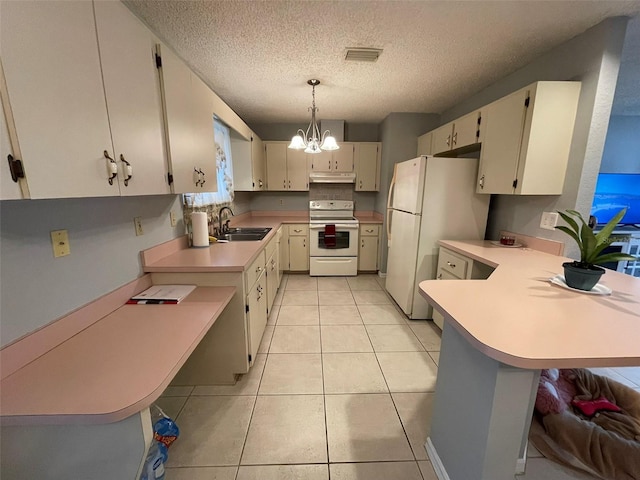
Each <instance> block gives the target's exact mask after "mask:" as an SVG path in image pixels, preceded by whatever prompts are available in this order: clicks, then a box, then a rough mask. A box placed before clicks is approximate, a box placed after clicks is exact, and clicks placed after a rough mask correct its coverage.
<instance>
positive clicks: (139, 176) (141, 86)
mask: <svg viewBox="0 0 640 480" xmlns="http://www.w3.org/2000/svg"><path fill="white" fill-rule="evenodd" d="M95 13H96V26H97V30H98V44H99V47H100V59H101V62H102V74H103V79H104V88H105V94H106V99H107V107H108V112H109V124H110V126H111V134H112V138H113V147H114V153H115V160H116V161H117V162H118V181H119V182H120V192H121V194H122V195H144V194H148V195H153V194H162V193H170V188H169V184H168V181H167V177H166V169H167V167H166V158H165V151H164V143H163V142H164V139H163V132H162V129H163V124H162V102H161V97H160V85H159V79H158V72H157V69H156V62H155V52H154V48H155V45H154V39H153V37H152V35H151V33H150V32H149V30H148V29H147V28H146V27H145V26H144V25H142V24H141V23H140V22H139V21H138V20H137V19H136V18H135V17H134V16H133V15H132V14H131V12H129V10H128V9H127V8H126V7H125V6H124V5H123V4H122V3H120V2H104V1H99V2H96V3H95Z"/></svg>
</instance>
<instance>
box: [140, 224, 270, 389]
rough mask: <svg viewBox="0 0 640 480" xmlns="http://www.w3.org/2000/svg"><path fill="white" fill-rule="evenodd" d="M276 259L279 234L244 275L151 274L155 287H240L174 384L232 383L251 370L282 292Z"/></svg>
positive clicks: (222, 273)
mask: <svg viewBox="0 0 640 480" xmlns="http://www.w3.org/2000/svg"><path fill="white" fill-rule="evenodd" d="M267 254H268V255H269V257H268V258H267ZM278 259H279V251H278V240H277V236H276V237H273V238H272V239H271V240H270V241H269V243H268V244H267V245H266V246H265V248H263V249H262V251H260V252H259V253H258V255H257V256H256V258H255V259H254V261H253V262H252V263H251V264H250V265H249V266H247V267H246V269H245V270H244V271H242V272H220V273H163V272H156V273H152V274H151V278H152V282H153V283H154V284H192V285H198V286H202V287H222V286H225V287H227V286H229V287H235V288H236V294H235V295H234V296H233V298H232V299H231V301H230V302H229V305H227V307H226V308H225V309H224V311H223V312H222V314H221V315H220V317H218V319H217V320H216V322H215V323H214V324H213V326H212V327H211V329H210V330H209V331H208V332H207V334H206V335H205V337H204V338H203V339H202V341H201V342H200V344H199V345H198V346H197V347H196V349H195V350H194V352H193V353H192V354H191V355H190V356H189V359H188V360H187V362H186V363H185V365H184V366H183V367H182V368H181V369H180V371H179V372H178V373H177V374H176V376H175V378H174V379H173V381H172V383H171V384H172V385H221V384H233V383H234V382H235V381H236V377H237V375H238V374H244V373H247V372H248V371H249V368H250V366H251V365H253V363H254V362H255V359H256V354H257V352H258V348H259V346H260V342H261V341H262V335H263V334H264V330H265V327H266V325H267V318H268V314H269V313H270V312H271V308H272V306H273V301H274V299H275V295H276V293H277V290H278V278H279V277H278V270H279V268H280V266H279V262H278Z"/></svg>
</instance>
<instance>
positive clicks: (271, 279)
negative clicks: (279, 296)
mask: <svg viewBox="0 0 640 480" xmlns="http://www.w3.org/2000/svg"><path fill="white" fill-rule="evenodd" d="M276 257H277V252H274V253H273V255H271V257H269V259H268V260H267V266H266V276H267V316H268V315H269V314H270V313H271V307H272V306H273V301H274V300H275V298H276V293H277V292H278V265H277V263H276Z"/></svg>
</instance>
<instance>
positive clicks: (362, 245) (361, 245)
mask: <svg viewBox="0 0 640 480" xmlns="http://www.w3.org/2000/svg"><path fill="white" fill-rule="evenodd" d="M360 248H364V240H362V242H361V244H360Z"/></svg>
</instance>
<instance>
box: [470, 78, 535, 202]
mask: <svg viewBox="0 0 640 480" xmlns="http://www.w3.org/2000/svg"><path fill="white" fill-rule="evenodd" d="M527 97H528V90H527V89H522V90H518V91H517V92H514V93H512V94H511V95H507V96H506V97H503V98H501V99H500V100H497V101H495V102H493V103H490V104H489V105H487V106H486V107H485V108H484V109H483V117H484V118H483V120H482V123H483V127H484V141H483V142H482V151H481V153H480V167H479V170H478V187H477V189H476V191H477V192H478V193H513V192H514V186H513V182H514V180H515V179H516V172H517V169H518V157H519V155H520V147H521V144H522V133H523V129H524V120H525V113H526V107H525V100H526V99H527Z"/></svg>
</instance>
